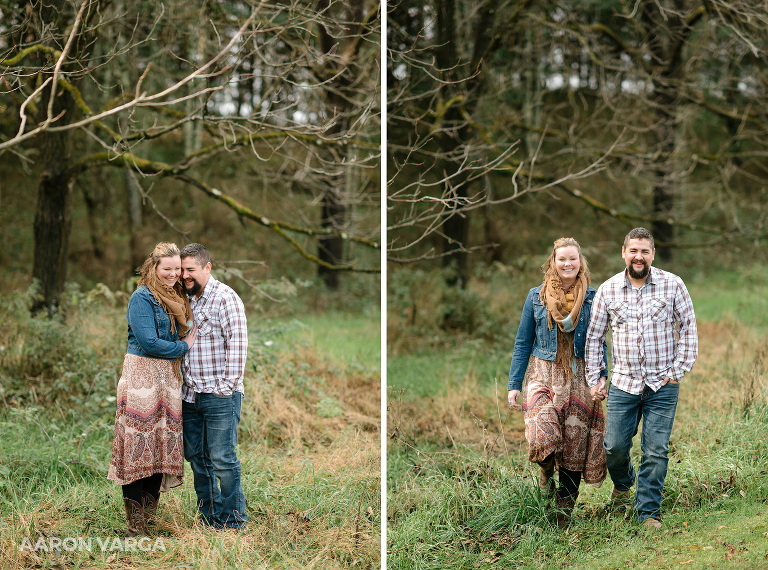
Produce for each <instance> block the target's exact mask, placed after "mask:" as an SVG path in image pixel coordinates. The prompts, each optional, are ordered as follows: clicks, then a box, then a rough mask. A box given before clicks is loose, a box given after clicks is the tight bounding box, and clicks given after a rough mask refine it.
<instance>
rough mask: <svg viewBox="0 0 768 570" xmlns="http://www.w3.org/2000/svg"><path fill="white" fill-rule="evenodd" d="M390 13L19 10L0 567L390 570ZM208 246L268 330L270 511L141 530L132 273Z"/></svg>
mask: <svg viewBox="0 0 768 570" xmlns="http://www.w3.org/2000/svg"><path fill="white" fill-rule="evenodd" d="M380 26H381V11H380V6H379V4H378V3H377V2H372V1H370V0H350V1H343V2H342V1H338V0H290V1H287V2H282V1H281V2H270V1H261V0H243V1H217V0H213V1H211V0H205V1H202V2H192V3H190V2H178V1H175V0H172V1H171V2H167V1H164V2H161V1H155V0H146V1H144V0H142V1H139V2H125V1H121V0H117V1H112V0H53V1H47V0H46V1H44V2H43V1H39V0H31V1H23V0H22V1H15V0H0V181H1V182H0V238H2V244H3V245H2V248H0V267H1V268H2V271H0V426H1V427H0V448H1V449H2V451H1V452H0V521H2V522H0V552H1V554H0V566H2V567H3V568H28V567H52V566H56V567H78V568H83V567H98V568H111V567H115V568H117V567H120V568H124V567H126V566H128V567H131V566H135V567H150V566H151V567H153V568H163V567H167V568H178V567H179V566H180V565H182V566H190V567H192V566H194V567H200V568H228V567H232V568H235V567H237V568H242V567H244V566H245V567H263V568H280V567H282V568H312V567H317V568H371V567H374V566H376V565H378V564H379V563H380V524H381V518H380V513H381V509H380V502H381V501H380V484H381V449H380V427H381V418H380V415H381V414H380V395H381V375H380V370H381V354H380V338H381V328H380V322H381V320H380V307H379V305H380V290H381V278H380V257H381V254H380V247H381V246H380V242H381V237H380V219H381V218H380V212H381V188H380V164H379V161H380V144H381V136H380V132H381V124H380V111H381V109H380V106H381V105H380V101H381V88H380V69H381V68H380V61H381V59H380V58H381V36H380ZM159 241H173V242H176V243H177V244H179V245H180V246H183V245H184V244H186V243H189V242H192V241H197V242H201V243H203V244H204V245H206V246H207V247H208V249H209V250H210V252H211V254H212V257H213V273H214V275H215V276H216V277H217V278H218V279H221V280H223V281H224V282H226V283H228V284H229V285H231V286H232V287H234V288H235V290H237V291H238V293H239V294H240V295H241V297H242V298H243V300H244V302H245V305H246V313H247V316H248V323H249V355H248V360H247V363H246V379H245V384H246V394H245V398H244V403H243V414H242V420H241V424H240V431H239V434H240V441H239V457H240V459H241V462H242V465H243V481H244V489H245V493H246V501H247V504H248V512H249V517H250V523H249V526H248V530H247V531H245V532H243V533H240V534H238V535H237V536H236V537H233V536H228V535H225V534H224V533H206V532H205V531H204V530H202V529H199V528H197V527H196V526H195V510H194V505H195V499H194V491H193V489H192V486H191V473H189V471H188V472H187V482H186V483H185V485H183V486H182V487H181V488H179V489H177V490H176V491H178V492H176V493H169V494H168V495H167V496H165V497H164V498H163V501H162V506H161V511H162V514H161V520H160V521H158V524H157V526H156V528H155V529H154V530H153V532H155V533H156V536H160V537H162V538H164V539H165V547H166V550H165V551H159V552H119V551H118V552H114V551H113V552H110V551H107V552H103V551H99V550H97V551H96V552H89V551H83V550H75V551H64V550H60V551H58V552H47V551H30V550H29V549H26V550H20V549H19V545H21V544H22V543H23V541H24V539H25V538H28V539H29V540H30V541H31V544H33V545H34V544H36V543H37V541H38V540H39V539H40V538H41V537H43V538H44V539H48V538H61V539H63V538H65V537H89V536H90V537H100V538H102V539H106V538H115V537H117V538H122V536H123V533H124V527H125V521H124V514H123V512H122V505H121V499H120V491H119V488H117V487H116V486H115V485H113V484H111V483H110V482H108V481H107V480H106V479H105V476H106V470H107V467H108V463H109V453H110V448H111V441H112V426H113V423H114V405H115V404H114V402H115V399H114V394H115V386H116V383H117V380H118V379H119V375H120V371H121V368H122V359H123V356H124V354H125V347H126V324H125V310H126V306H127V301H128V297H129V296H130V293H131V292H132V291H133V290H134V288H135V285H136V275H135V269H136V268H137V267H138V266H139V265H140V264H141V262H142V261H143V260H144V259H145V258H146V256H147V255H148V254H149V252H151V250H152V249H153V247H154V245H155V244H156V243H157V242H159Z"/></svg>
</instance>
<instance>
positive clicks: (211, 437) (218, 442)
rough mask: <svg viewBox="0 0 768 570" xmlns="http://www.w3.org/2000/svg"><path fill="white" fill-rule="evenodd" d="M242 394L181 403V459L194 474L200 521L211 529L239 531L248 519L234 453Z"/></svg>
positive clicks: (200, 397) (197, 396) (206, 396)
mask: <svg viewBox="0 0 768 570" xmlns="http://www.w3.org/2000/svg"><path fill="white" fill-rule="evenodd" d="M242 403H243V395H242V394H241V393H240V392H233V393H232V395H231V396H218V395H216V394H195V402H194V403H193V404H191V403H189V402H182V414H183V418H184V459H186V460H187V461H189V464H190V466H191V467H192V473H193V475H194V482H195V492H196V493H197V507H198V509H199V510H200V514H201V515H202V522H203V524H205V525H207V526H213V527H215V528H225V527H226V528H240V527H241V526H244V525H245V523H246V521H247V520H248V516H247V515H246V514H245V496H244V495H243V488H242V484H241V481H240V461H239V460H238V459H237V454H236V453H235V446H236V445H237V425H238V423H240V408H241V406H242ZM219 485H221V490H219Z"/></svg>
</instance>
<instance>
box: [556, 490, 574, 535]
mask: <svg viewBox="0 0 768 570" xmlns="http://www.w3.org/2000/svg"><path fill="white" fill-rule="evenodd" d="M575 506H576V497H574V496H573V495H569V496H567V497H557V526H558V528H567V527H568V525H569V524H571V514H572V513H573V507H575Z"/></svg>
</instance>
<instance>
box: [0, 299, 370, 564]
mask: <svg viewBox="0 0 768 570" xmlns="http://www.w3.org/2000/svg"><path fill="white" fill-rule="evenodd" d="M30 295H31V293H30V294H20V295H17V296H15V297H12V298H8V297H6V298H3V299H1V300H0V312H3V317H4V321H3V322H4V325H5V326H4V327H3V328H2V329H0V346H3V347H4V348H3V350H2V351H0V373H1V374H2V375H3V386H4V387H5V390H4V392H3V397H4V399H3V404H2V409H1V410H0V568H3V569H4V568H9V569H19V568H27V567H72V568H78V567H104V568H111V567H125V566H129V567H140V568H147V567H151V568H169V569H170V568H180V567H188V568H217V569H218V568H243V567H246V568H374V567H378V566H379V565H380V532H379V529H380V517H381V510H380V483H381V474H380V444H379V442H380V436H379V429H380V417H379V416H380V413H379V410H380V408H379V395H380V379H379V374H378V370H379V369H378V361H379V358H380V357H379V356H378V355H377V354H375V353H374V352H373V351H371V350H369V349H368V347H369V346H371V345H376V346H378V344H379V339H378V337H379V328H378V327H374V326H371V320H372V318H373V317H372V316H371V314H367V313H354V314H344V315H343V318H341V317H340V316H339V314H338V313H330V314H328V315H323V314H313V315H311V318H307V315H302V316H301V317H296V316H295V315H293V316H285V317H281V318H261V319H251V322H250V324H249V336H250V339H249V341H250V342H249V356H248V361H247V365H246V381H245V387H246V394H245V398H244V401H243V412H242V419H241V423H240V430H239V446H238V455H239V457H240V460H241V463H242V479H243V489H244V492H245V495H246V502H247V513H248V515H249V518H250V521H249V524H248V525H247V527H246V529H245V530H244V531H241V532H237V533H235V532H221V531H210V530H205V529H203V528H201V527H199V526H196V523H195V517H196V514H195V503H196V497H195V492H194V489H193V487H192V474H191V472H190V470H189V467H188V465H186V464H185V482H184V484H183V485H182V486H181V487H179V488H176V489H173V490H172V491H170V492H168V493H165V494H163V496H162V497H161V504H160V510H159V519H158V521H157V523H156V526H155V527H154V531H153V532H154V536H155V537H159V538H161V539H162V542H163V547H164V549H157V550H150V551H142V550H134V551H125V550H120V549H112V550H110V549H107V550H106V551H102V550H101V549H100V548H98V547H96V548H93V549H91V550H90V551H89V550H87V549H82V548H77V549H74V550H66V549H59V550H58V551H53V550H52V551H45V550H41V549H38V550H30V549H29V548H22V549H20V546H21V545H22V544H24V540H25V539H27V540H29V541H31V544H32V545H35V544H36V542H37V541H38V540H39V539H40V538H43V539H45V540H50V539H52V538H53V539H65V538H67V537H75V538H77V537H84V538H88V537H91V538H92V539H94V540H95V539H96V538H100V539H102V540H106V539H114V538H119V539H122V537H123V535H124V533H125V516H124V513H123V507H122V498H121V491H120V489H119V487H117V486H116V485H114V484H113V483H112V482H111V481H107V479H106V472H107V468H108V463H109V454H110V449H111V442H112V428H113V422H114V385H115V380H116V376H115V374H116V372H117V371H119V366H120V364H121V362H122V357H123V354H124V350H125V339H124V338H123V337H124V333H125V331H124V329H125V325H124V314H125V299H124V298H121V297H120V296H116V297H113V298H109V296H108V295H106V293H105V292H102V293H99V294H93V293H91V292H88V293H83V294H80V293H76V294H74V298H73V300H74V301H76V302H72V303H71V305H70V306H69V307H68V310H67V315H68V317H67V322H57V321H53V322H52V321H48V320H45V319H36V318H34V317H30V316H29V314H28V311H27V306H28V301H29V297H30ZM342 326H343V331H342V332H341V333H340V334H337V335H333V331H334V330H337V329H338V328H339V327H342ZM113 328H114V329H115V331H113V330H112V329H113ZM331 336H333V338H334V339H335V342H336V343H337V345H338V348H337V349H334V350H329V349H328V348H327V346H326V345H324V344H322V343H321V342H319V341H318V340H319V339H327V338H329V337H331ZM345 346H346V349H345V348H344V347H345ZM62 347H63V348H62ZM341 355H347V356H350V358H349V359H346V358H342V356H341ZM41 362H44V363H45V364H46V365H45V366H42V365H41V364H40V363H41ZM31 370H34V371H35V375H34V376H32V375H31V374H30V373H28V371H31ZM73 378H75V380H74V381H73ZM89 403H90V404H92V405H89ZM94 544H95V543H94Z"/></svg>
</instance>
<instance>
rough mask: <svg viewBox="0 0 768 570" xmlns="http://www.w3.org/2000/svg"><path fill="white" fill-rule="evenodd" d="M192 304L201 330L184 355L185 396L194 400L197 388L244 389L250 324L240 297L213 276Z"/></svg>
mask: <svg viewBox="0 0 768 570" xmlns="http://www.w3.org/2000/svg"><path fill="white" fill-rule="evenodd" d="M189 304H190V305H191V306H192V314H193V315H194V318H195V324H197V328H198V332H197V339H196V340H195V344H193V345H192V348H190V349H189V352H187V354H186V355H185V356H184V364H183V365H182V370H183V373H184V385H183V386H182V389H181V396H182V398H183V399H184V401H185V402H194V401H195V393H196V392H199V393H204V394H220V395H222V396H229V395H231V394H232V392H244V386H243V373H244V371H245V358H246V355H247V352H248V328H247V323H246V319H245V307H244V306H243V302H242V301H241V300H240V297H238V296H237V293H235V292H234V291H233V290H232V288H231V287H228V286H227V285H224V284H223V283H221V282H220V281H217V280H216V279H214V278H213V277H211V278H210V279H208V283H206V285H205V288H204V289H203V290H202V292H201V293H200V297H198V298H197V299H195V298H194V297H190V298H189Z"/></svg>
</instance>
